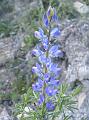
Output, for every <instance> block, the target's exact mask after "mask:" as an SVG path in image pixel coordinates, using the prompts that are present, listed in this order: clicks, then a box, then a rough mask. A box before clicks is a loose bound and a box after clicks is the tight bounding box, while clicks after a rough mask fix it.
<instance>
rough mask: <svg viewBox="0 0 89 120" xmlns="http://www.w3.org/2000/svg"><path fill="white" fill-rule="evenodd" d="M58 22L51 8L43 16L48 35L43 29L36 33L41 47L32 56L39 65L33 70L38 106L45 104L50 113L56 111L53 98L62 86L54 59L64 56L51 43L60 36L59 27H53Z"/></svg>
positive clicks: (34, 89)
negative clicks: (36, 59)
mask: <svg viewBox="0 0 89 120" xmlns="http://www.w3.org/2000/svg"><path fill="white" fill-rule="evenodd" d="M57 21H58V17H57V14H56V10H55V9H54V8H52V7H51V6H50V7H49V8H48V10H47V12H46V13H45V14H44V16H43V24H44V26H45V29H46V30H45V32H46V33H47V34H45V32H44V30H43V29H42V28H39V30H38V31H35V37H36V38H37V39H39V40H40V42H41V45H39V46H36V49H34V50H33V51H32V54H33V55H35V56H36V57H37V58H38V63H36V66H33V68H32V72H33V73H35V74H36V75H37V76H38V78H37V79H38V80H37V81H36V82H35V83H34V84H33V85H32V88H33V91H34V92H37V93H38V95H39V100H38V102H37V105H38V106H41V105H42V104H44V105H45V108H46V109H47V110H48V111H52V110H54V109H55V104H54V102H53V101H52V99H51V98H53V97H54V98H55V96H56V95H57V94H58V86H59V84H60V81H59V80H58V77H59V75H60V73H61V68H59V67H58V65H57V64H55V63H53V61H52V58H54V57H62V56H63V53H62V51H61V50H60V46H59V45H53V46H52V45H51V43H50V42H51V39H53V38H56V37H58V36H59V35H60V30H59V28H58V27H57V26H56V27H54V28H53V27H52V25H51V24H53V23H57ZM47 98H48V99H47Z"/></svg>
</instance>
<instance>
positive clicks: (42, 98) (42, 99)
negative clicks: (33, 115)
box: [38, 94, 45, 105]
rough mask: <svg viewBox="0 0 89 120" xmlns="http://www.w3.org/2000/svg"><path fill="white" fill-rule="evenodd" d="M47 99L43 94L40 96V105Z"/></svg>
mask: <svg viewBox="0 0 89 120" xmlns="http://www.w3.org/2000/svg"><path fill="white" fill-rule="evenodd" d="M44 99H45V97H44V96H43V94H40V96H39V100H38V105H41V104H42V103H43V102H44Z"/></svg>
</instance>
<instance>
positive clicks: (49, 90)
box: [45, 87, 57, 96]
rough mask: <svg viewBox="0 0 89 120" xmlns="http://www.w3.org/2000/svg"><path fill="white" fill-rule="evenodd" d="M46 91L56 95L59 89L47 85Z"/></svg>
mask: <svg viewBox="0 0 89 120" xmlns="http://www.w3.org/2000/svg"><path fill="white" fill-rule="evenodd" d="M45 92H46V94H47V95H48V96H54V95H56V94H57V89H54V88H52V87H46V89H45Z"/></svg>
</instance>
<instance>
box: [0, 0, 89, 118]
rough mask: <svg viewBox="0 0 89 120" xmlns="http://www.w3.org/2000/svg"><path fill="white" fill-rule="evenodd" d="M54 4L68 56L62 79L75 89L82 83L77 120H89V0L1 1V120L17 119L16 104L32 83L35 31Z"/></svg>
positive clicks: (62, 41) (61, 41) (65, 55)
mask: <svg viewBox="0 0 89 120" xmlns="http://www.w3.org/2000/svg"><path fill="white" fill-rule="evenodd" d="M49 5H52V7H55V8H56V10H57V14H58V17H59V21H58V26H59V28H60V30H61V36H60V37H59V38H58V39H57V40H55V41H54V43H58V44H61V45H62V49H63V52H64V58H63V59H62V60H61V61H59V59H57V60H56V61H57V62H61V65H62V68H63V71H64V72H63V75H62V79H63V80H66V81H68V82H69V83H71V89H74V88H75V87H77V86H79V85H82V86H83V90H82V91H81V93H80V94H79V96H78V98H77V99H78V108H79V110H78V112H77V114H76V115H75V116H76V119H74V120H85V119H86V120H89V107H88V106H89V0H0V120H15V119H16V118H15V117H14V116H13V107H14V105H15V103H17V102H18V101H19V100H20V97H21V95H23V94H24V93H25V92H26V91H27V90H28V88H29V86H31V83H32V75H31V68H32V65H34V63H35V61H36V59H35V58H34V57H32V56H31V50H32V49H33V48H34V47H35V45H36V44H39V42H38V40H37V39H35V38H34V31H36V30H37V29H38V27H39V26H43V24H42V16H43V13H44V12H45V11H46V10H47V8H48V6H49Z"/></svg>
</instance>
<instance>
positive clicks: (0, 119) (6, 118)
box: [0, 108, 13, 120]
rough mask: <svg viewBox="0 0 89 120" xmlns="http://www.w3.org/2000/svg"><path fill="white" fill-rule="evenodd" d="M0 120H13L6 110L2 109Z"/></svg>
mask: <svg viewBox="0 0 89 120" xmlns="http://www.w3.org/2000/svg"><path fill="white" fill-rule="evenodd" d="M0 120H13V119H12V117H11V116H10V115H9V114H8V112H7V110H6V108H3V110H2V112H1V113H0Z"/></svg>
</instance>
